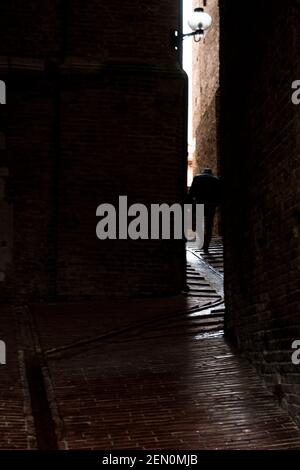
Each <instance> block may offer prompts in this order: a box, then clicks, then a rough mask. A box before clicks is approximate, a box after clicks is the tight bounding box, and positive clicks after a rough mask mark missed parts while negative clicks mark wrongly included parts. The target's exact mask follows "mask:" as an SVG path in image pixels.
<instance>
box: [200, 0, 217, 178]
mask: <svg viewBox="0 0 300 470" xmlns="http://www.w3.org/2000/svg"><path fill="white" fill-rule="evenodd" d="M193 3H194V8H196V7H199V6H203V7H204V9H205V11H206V12H207V13H209V14H210V15H211V17H212V19H213V24H212V27H211V28H210V29H209V30H208V31H207V32H206V33H205V36H204V38H203V39H202V40H201V42H199V43H195V42H194V43H193V44H194V45H193V134H194V138H195V153H194V165H193V166H194V174H198V173H200V171H201V170H202V169H203V168H212V169H213V171H214V173H215V174H219V170H220V169H219V151H218V150H219V146H218V119H219V112H218V106H219V95H218V89H219V49H220V47H219V44H220V21H219V1H218V0H207V1H205V2H199V1H198V0H194V2H193Z"/></svg>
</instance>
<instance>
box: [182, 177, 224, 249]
mask: <svg viewBox="0 0 300 470" xmlns="http://www.w3.org/2000/svg"><path fill="white" fill-rule="evenodd" d="M189 200H191V201H192V202H194V203H196V204H204V244H203V250H204V253H208V250H209V245H210V242H211V239H212V233H213V227H214V218H215V214H216V210H217V206H218V205H219V204H220V202H221V181H220V180H219V178H217V177H216V176H214V175H213V172H212V170H211V169H209V168H206V169H205V170H203V171H202V172H201V174H200V175H197V176H195V177H194V179H193V183H192V186H191V189H190V192H189Z"/></svg>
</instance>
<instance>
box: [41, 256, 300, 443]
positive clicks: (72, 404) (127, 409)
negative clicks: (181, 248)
mask: <svg viewBox="0 0 300 470" xmlns="http://www.w3.org/2000/svg"><path fill="white" fill-rule="evenodd" d="M197 255H198V256H200V258H196V257H193V255H191V256H189V257H188V265H187V271H188V284H189V287H190V289H191V290H190V291H189V292H188V295H187V296H186V297H185V299H183V298H180V299H179V298H174V299H169V300H165V301H163V302H162V301H159V300H157V301H155V302H154V303H153V302H150V303H149V301H141V302H142V303H137V304H136V303H132V304H131V305H130V304H127V305H125V304H124V305H123V308H121V309H119V310H118V308H117V306H116V308H115V309H114V310H113V311H114V313H113V319H114V320H113V325H114V326H116V325H117V326H118V327H119V328H122V327H123V326H124V324H128V322H129V323H130V324H131V325H134V324H137V323H136V322H137V320H140V319H142V320H145V321H147V320H149V319H150V318H153V317H155V318H156V321H155V322H153V323H151V322H150V323H147V322H145V323H144V324H141V325H140V326H136V327H135V328H132V329H130V330H127V331H125V332H124V333H123V334H120V335H116V336H112V337H110V338H109V339H108V340H103V339H102V340H99V341H98V342H97V341H96V342H92V343H91V344H83V345H82V344H81V345H79V344H77V346H76V347H74V348H71V349H66V350H62V351H60V354H58V355H57V356H56V357H55V355H54V356H51V355H49V356H48V360H49V361H48V365H49V372H50V376H51V381H52V387H53V390H54V400H55V407H56V409H57V414H58V416H59V417H60V419H61V425H60V430H61V433H60V438H59V447H60V448H61V449H65V448H67V449H82V448H85V449H120V448H123V449H131V448H139V449H224V448H226V449H287V448H289V449H292V448H297V449H299V448H300V431H299V430H298V429H297V427H296V426H295V424H294V423H293V422H292V421H291V419H290V418H289V416H288V415H287V414H286V413H285V412H284V411H283V410H282V409H281V408H280V407H279V405H278V404H277V403H276V402H275V400H274V398H273V396H271V395H270V394H269V393H268V391H267V390H266V389H265V387H264V386H263V385H262V382H261V381H260V379H259V378H258V377H257V375H256V372H255V371H254V370H253V369H252V367H251V366H250V365H249V363H248V362H247V361H245V360H243V359H242V358H240V357H238V356H237V355H236V354H235V353H234V352H233V351H232V350H231V349H230V347H229V346H228V345H227V344H226V343H225V341H224V338H223V336H222V328H223V306H222V304H221V305H220V306H219V307H216V308H214V309H213V310H211V309H210V308H208V309H207V310H203V311H198V312H197V311H190V313H188V312H187V310H188V308H191V307H195V305H197V303H200V304H201V305H202V304H203V303H204V302H205V301H206V302H216V301H218V300H219V299H220V294H222V292H221V291H222V288H221V287H220V277H218V279H217V280H215V282H214V279H213V277H214V276H218V274H217V273H216V272H215V271H214V270H210V268H207V266H206V267H205V266H204V264H205V263H206V261H207V260H203V259H201V253H198V254H197ZM218 256H220V253H218ZM203 263H204V264H203ZM199 268H200V269H201V272H199V271H198V270H199ZM207 269H208V271H210V272H208V271H207ZM203 273H205V276H204V279H203ZM208 278H209V279H210V281H211V282H207V279H208ZM212 284H214V285H215V288H212V287H211V285H212ZM204 295H206V296H207V297H206V298H205V297H202V296H204ZM199 296H200V297H199ZM184 306H185V307H186V308H185V313H184V309H182V307H184ZM175 307H176V308H175ZM49 308H50V309H52V311H53V312H55V307H54V306H50V307H49ZM74 310H75V311H74ZM34 311H35V314H36V316H37V317H38V318H39V321H38V324H39V330H40V333H41V339H42V344H43V347H44V348H45V349H47V348H49V347H55V346H58V347H59V346H61V345H62V344H66V343H67V344H68V343H71V342H72V341H74V340H75V341H76V340H78V339H80V338H83V337H93V336H95V335H97V334H101V333H103V332H105V331H106V332H107V331H110V330H111V329H112V326H113V325H112V323H111V318H112V317H110V316H109V318H107V324H106V325H105V327H104V326H103V324H102V326H101V325H100V324H99V320H98V318H99V317H98V315H97V313H98V312H97V311H96V310H95V311H94V310H93V306H92V305H91V306H90V309H89V310H88V311H87V312H86V314H85V315H82V311H81V309H78V308H76V309H75V307H74V309H73V311H72V307H70V318H71V319H72V321H70V322H68V323H65V322H63V323H61V326H60V328H61V329H62V331H61V333H59V334H57V335H56V337H55V339H54V338H53V336H52V337H51V336H50V331H51V328H53V326H52V327H51V324H50V322H49V315H47V316H44V315H40V314H39V309H38V307H37V306H35V307H34ZM180 311H181V314H180ZM72 312H73V313H75V315H72ZM107 312H109V313H110V310H107ZM172 312H173V313H175V314H174V316H169V317H167V318H161V320H158V318H159V317H160V316H164V315H166V314H171V313H172ZM59 317H60V318H62V315H61V313H59V312H58V311H56V313H55V314H54V318H53V317H52V322H53V324H54V323H55V321H58V318H59ZM73 318H75V321H73ZM125 320H126V321H125ZM56 331H57V328H56ZM66 331H67V333H68V341H66V335H65V332H66Z"/></svg>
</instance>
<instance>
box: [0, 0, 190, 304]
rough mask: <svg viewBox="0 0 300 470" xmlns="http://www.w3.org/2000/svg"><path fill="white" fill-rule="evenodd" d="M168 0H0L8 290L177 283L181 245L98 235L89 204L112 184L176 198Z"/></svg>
mask: <svg viewBox="0 0 300 470" xmlns="http://www.w3.org/2000/svg"><path fill="white" fill-rule="evenodd" d="M179 7H180V2H179V1H175V2H174V1H173V0H164V1H163V2H162V1H159V0H151V1H147V2H146V1H137V0H134V1H133V0H131V1H122V2H121V1H117V0H111V1H110V2H99V1H98V0H97V1H96V0H89V1H88V2H86V1H83V0H82V1H79V0H76V1H72V2H69V1H65V2H61V1H49V0H42V1H41V0H39V1H37V0H35V1H33V0H31V1H28V2H26V3H24V2H22V1H15V2H10V3H9V2H4V3H1V6H0V31H1V33H0V35H1V41H0V72H1V74H2V75H3V76H4V75H5V76H6V75H7V88H8V94H7V95H8V96H7V105H6V106H7V109H8V110H9V116H8V130H7V153H8V156H9V164H8V167H9V174H10V177H9V181H8V184H9V188H10V197H11V200H12V203H13V213H14V221H13V224H14V236H13V238H14V247H13V268H14V271H13V273H12V276H11V278H10V279H11V281H12V280H13V282H11V283H10V285H9V286H10V287H12V286H13V287H14V289H15V295H16V296H17V297H15V298H19V297H20V296H21V297H25V298H27V297H31V298H41V299H44V298H51V297H54V296H55V295H59V296H63V297H67V298H70V297H72V298H75V297H86V296H98V295H100V296H102V295H148V294H150V293H155V294H157V295H161V294H166V293H168V294H170V293H174V292H178V290H179V289H181V288H182V287H183V285H184V246H183V244H182V243H178V242H159V241H158V242H145V241H144V242H140V241H138V242H127V241H122V242H117V241H116V242H114V241H113V242H101V241H99V240H98V239H97V238H96V224H97V219H96V208H97V206H98V205H99V204H101V203H103V202H113V203H116V202H117V201H118V196H119V195H123V194H125V195H128V196H129V198H130V201H131V202H140V203H143V202H145V203H148V204H149V203H156V202H161V203H162V202H167V203H173V202H176V201H181V200H183V193H184V182H185V172H186V160H185V159H186V135H185V134H186V132H185V96H186V77H185V75H184V74H183V72H182V70H181V68H180V67H179V65H178V57H177V56H176V53H174V52H173V51H171V49H170V44H169V39H170V31H171V30H172V29H175V28H179V24H180V14H179V11H180V10H179ZM8 72H9V73H8ZM1 78H2V76H0V79H1ZM174 109H176V110H178V112H176V113H174ZM166 181H167V184H166ZM7 282H8V278H7ZM0 287H1V286H0Z"/></svg>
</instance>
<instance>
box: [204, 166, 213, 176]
mask: <svg viewBox="0 0 300 470" xmlns="http://www.w3.org/2000/svg"><path fill="white" fill-rule="evenodd" d="M201 173H202V175H211V176H212V175H213V171H212V170H211V168H204V170H202V172H201Z"/></svg>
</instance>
